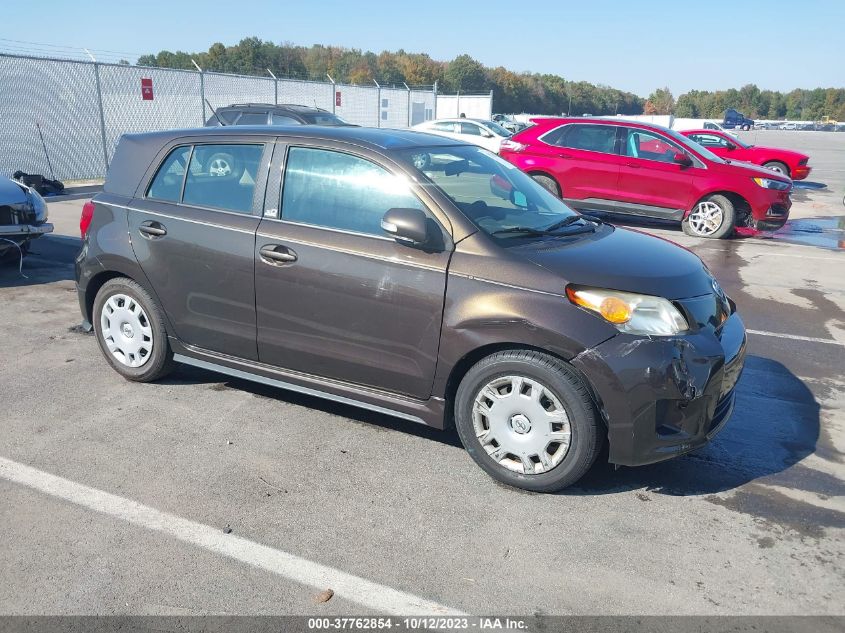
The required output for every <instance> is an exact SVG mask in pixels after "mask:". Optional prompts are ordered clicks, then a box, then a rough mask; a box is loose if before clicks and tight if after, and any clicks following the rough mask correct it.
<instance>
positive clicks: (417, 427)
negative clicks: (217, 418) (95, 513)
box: [158, 365, 463, 450]
mask: <svg viewBox="0 0 845 633" xmlns="http://www.w3.org/2000/svg"><path fill="white" fill-rule="evenodd" d="M158 382H160V383H163V384H172V385H186V384H189V385H194V384H207V385H209V388H211V389H214V390H218V391H219V390H224V389H237V390H239V391H245V392H247V393H251V394H252V395H254V396H256V397H259V398H269V399H273V400H279V401H284V402H287V403H289V404H295V405H298V406H301V407H306V408H308V409H316V410H318V411H322V412H324V413H329V414H331V415H337V416H340V417H342V418H347V419H348V420H349V421H350V422H352V423H355V424H362V425H365V426H368V427H373V428H377V429H379V430H385V431H387V430H391V431H398V432H401V433H409V434H411V435H416V436H417V437H421V438H425V439H428V440H433V441H436V442H440V443H441V444H445V445H447V446H454V447H457V448H460V449H461V450H463V445H462V444H461V440H460V439H459V438H458V434H457V432H456V431H455V430H454V428H450V429H447V430H445V431H440V430H438V429H435V428H432V427H429V426H426V425H424V424H418V423H415V422H411V421H409V420H403V419H401V418H396V417H393V416H390V415H386V414H382V413H377V412H375V411H370V410H368V409H364V408H360V407H354V406H352V405H348V404H342V403H339V402H333V401H331V400H327V399H325V398H318V397H316V396H309V395H305V394H301V393H297V392H295V391H289V390H287V389H282V388H277V387H270V386H268V385H262V384H261V383H257V382H252V381H249V380H241V379H238V378H232V377H230V376H226V375H224V374H218V373H216V372H212V371H207V370H205V369H199V368H197V367H191V366H188V365H181V366H180V367H179V369H178V370H177V371H176V372H174V373H173V374H171V375H170V376H168V377H167V378H164V379H162V380H159V381H158Z"/></svg>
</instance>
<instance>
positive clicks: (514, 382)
mask: <svg viewBox="0 0 845 633" xmlns="http://www.w3.org/2000/svg"><path fill="white" fill-rule="evenodd" d="M455 424H456V426H457V429H458V435H459V436H460V438H461V442H462V443H463V445H464V448H466V450H467V452H468V453H469V454H470V456H471V457H472V458H473V459H474V460H475V461H476V463H477V464H478V465H479V466H481V468H482V469H484V470H485V471H486V472H487V473H488V474H489V475H491V476H492V477H494V478H495V479H498V480H499V481H501V482H503V483H505V484H508V485H510V486H514V487H517V488H522V489H525V490H531V491H534V492H554V491H557V490H561V489H563V488H566V487H567V486H571V485H572V484H574V483H575V482H576V481H578V480H579V479H580V478H581V477H582V476H583V475H584V474H585V473H586V472H587V470H589V468H590V466H591V465H592V464H593V462H594V461H595V459H596V456H597V455H598V453H599V450H600V448H601V445H602V438H603V436H602V434H601V432H600V430H601V428H602V425H601V423H600V419H599V414H598V411H597V410H596V407H595V405H594V404H593V401H592V399H591V398H590V396H589V393H588V392H587V389H586V388H585V386H584V385H583V384H582V382H581V381H580V380H579V378H578V377H577V375H576V374H575V372H574V371H573V370H572V369H571V368H570V367H569V366H568V365H567V364H566V363H564V362H563V361H561V360H559V359H557V358H554V357H553V356H549V355H547V354H543V353H540V352H535V351H531V350H508V351H503V352H498V353H496V354H493V355H491V356H488V357H487V358H484V359H482V360H481V361H479V362H478V363H477V364H476V365H474V366H473V367H472V368H471V369H470V370H469V371H468V372H467V374H466V375H465V376H464V378H463V380H462V381H461V384H460V386H459V387H458V393H457V396H456V398H455Z"/></svg>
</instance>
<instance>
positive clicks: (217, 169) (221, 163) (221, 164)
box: [208, 158, 232, 176]
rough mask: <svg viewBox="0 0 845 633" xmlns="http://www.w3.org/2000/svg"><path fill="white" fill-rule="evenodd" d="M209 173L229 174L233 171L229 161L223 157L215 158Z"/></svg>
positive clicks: (214, 174) (217, 174)
mask: <svg viewBox="0 0 845 633" xmlns="http://www.w3.org/2000/svg"><path fill="white" fill-rule="evenodd" d="M208 173H209V174H210V175H211V176H228V175H229V174H231V173H232V168H231V166H230V165H229V161H227V160H225V159H223V158H215V159H214V160H213V161H211V164H210V165H209V166H208Z"/></svg>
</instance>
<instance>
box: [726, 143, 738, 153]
mask: <svg viewBox="0 0 845 633" xmlns="http://www.w3.org/2000/svg"><path fill="white" fill-rule="evenodd" d="M726 146H727V148H728V150H730V151H731V152H732V151H734V150H735V149H736V145H734V144H733V143H727V144H726Z"/></svg>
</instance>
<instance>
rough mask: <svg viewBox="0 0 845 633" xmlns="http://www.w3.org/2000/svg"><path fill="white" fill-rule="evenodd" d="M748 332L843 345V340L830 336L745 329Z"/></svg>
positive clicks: (844, 342)
mask: <svg viewBox="0 0 845 633" xmlns="http://www.w3.org/2000/svg"><path fill="white" fill-rule="evenodd" d="M745 331H746V332H748V333H749V334H757V335H758V336H774V337H777V338H791V339H795V340H796V341H810V342H811V343H827V344H828V345H839V346H841V347H845V341H835V340H833V339H830V338H816V337H815V336H796V335H795V334H781V333H780V332H766V331H763V330H745Z"/></svg>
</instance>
